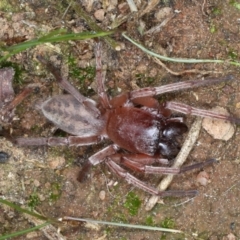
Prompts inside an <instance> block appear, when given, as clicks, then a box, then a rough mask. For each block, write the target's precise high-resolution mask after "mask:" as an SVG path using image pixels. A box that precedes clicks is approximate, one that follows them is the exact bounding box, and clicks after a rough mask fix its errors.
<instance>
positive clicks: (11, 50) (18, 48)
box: [0, 29, 113, 62]
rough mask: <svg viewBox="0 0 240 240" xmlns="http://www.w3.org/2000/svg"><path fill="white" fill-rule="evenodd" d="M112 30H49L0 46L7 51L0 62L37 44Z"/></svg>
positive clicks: (83, 37)
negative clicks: (34, 36) (69, 31)
mask: <svg viewBox="0 0 240 240" xmlns="http://www.w3.org/2000/svg"><path fill="white" fill-rule="evenodd" d="M112 33H113V31H108V32H103V31H102V32H83V33H66V30H65V29H60V30H57V31H53V32H50V33H49V34H47V35H45V36H43V37H40V38H37V39H33V40H29V41H26V42H22V43H19V44H16V45H13V46H10V47H1V48H0V52H1V51H2V52H7V54H6V55H5V56H3V57H2V58H0V62H2V61H4V60H6V59H7V58H9V57H11V56H12V55H14V54H17V53H20V52H22V51H25V50H26V49H28V48H31V47H35V46H37V45H39V44H43V43H53V42H63V41H69V40H72V41H73V40H86V39H90V38H96V37H103V36H107V35H110V34H112Z"/></svg>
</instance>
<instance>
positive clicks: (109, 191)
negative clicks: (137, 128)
mask: <svg viewBox="0 0 240 240" xmlns="http://www.w3.org/2000/svg"><path fill="white" fill-rule="evenodd" d="M1 2H2V3H0V29H1V31H0V41H1V46H4V45H5V46H6V45H14V44H17V43H19V42H21V41H25V40H31V39H34V38H39V37H41V36H43V35H46V34H47V33H49V32H50V31H53V30H57V29H60V28H65V29H67V30H68V31H71V32H76V33H77V32H82V31H89V30H92V29H91V26H88V24H87V22H86V21H85V20H84V19H83V18H82V16H81V15H79V13H78V12H77V11H75V9H74V8H73V6H74V4H73V5H72V6H71V5H69V3H70V1H55V0H41V1H21V0H20V1H17V0H12V1H1ZM79 2H81V3H78V4H79V6H81V7H82V9H84V11H85V12H86V14H87V15H88V16H90V17H91V18H92V20H93V21H94V22H96V23H97V24H98V25H99V26H100V27H101V28H102V29H103V30H109V29H111V27H112V26H113V25H114V24H115V25H116V22H117V21H116V20H117V19H121V18H123V21H122V23H121V24H119V26H118V27H117V28H116V29H117V30H118V31H117V32H116V33H114V34H113V35H111V36H110V37H111V38H112V39H113V40H114V41H116V42H117V43H118V44H119V46H121V50H120V51H116V50H115V49H113V48H112V46H110V45H109V44H108V43H107V42H106V41H105V40H104V39H103V38H100V40H99V41H101V42H102V52H103V59H102V61H103V64H104V67H105V68H106V82H105V85H106V90H107V93H108V94H109V95H110V96H116V95H117V94H120V93H121V92H126V91H132V90H136V89H139V88H142V87H154V86H160V85H164V84H168V83H174V82H179V81H186V80H190V79H202V78H204V77H206V78H207V77H222V76H225V75H227V74H231V75H233V76H234V80H233V81H230V82H227V83H221V84H216V85H214V86H208V87H201V88H197V89H190V90H186V91H180V92H174V93H169V94H163V95H161V96H158V98H157V99H158V100H159V101H162V102H163V101H167V100H174V101H179V102H183V103H186V104H189V105H192V106H194V107H198V108H204V109H210V108H213V107H216V106H220V107H224V108H226V109H227V110H228V111H229V112H230V114H231V115H232V116H235V117H236V118H240V110H239V108H240V94H239V89H240V84H239V77H240V74H239V67H238V66H234V65H231V64H228V63H224V64H216V63H198V64H196V63H194V64H186V63H185V64H184V63H171V62H164V66H162V65H159V63H157V62H156V61H154V59H153V58H151V57H150V56H148V55H147V54H146V53H144V52H142V50H140V49H138V48H137V47H136V46H134V45H132V44H131V43H130V42H129V41H127V40H126V39H125V38H124V37H122V35H121V32H122V31H125V32H126V35H128V36H129V37H131V38H132V39H135V40H136V41H138V42H139V43H140V44H141V45H143V46H145V47H146V48H148V49H150V50H151V51H153V52H155V53H158V54H161V55H165V56H169V57H173V58H195V59H223V60H227V61H228V60H229V61H233V60H235V61H239V52H240V42H239V39H240V32H239V30H240V18H239V16H240V7H239V6H240V3H239V2H238V1H235V0H227V1H221V0H219V1H218V0H217V1H216V0H215V1H211V0H209V1H205V0H204V1H189V0H184V1H179V0H175V1H174V0H172V1H135V2H138V3H136V4H137V6H136V7H137V12H135V13H134V12H133V13H131V12H130V8H129V5H128V4H127V2H125V1H117V0H115V1H114V0H109V1H79ZM155 2H158V3H157V4H154V3H155ZM148 3H149V5H148ZM151 4H152V7H149V6H151ZM166 19H168V21H167V22H166V23H165V24H164V25H163V26H162V27H158V28H157V30H156V29H155V28H154V27H155V26H159V25H160V24H161V23H162V22H163V21H164V20H166ZM153 28H154V29H153ZM3 54H4V52H1V55H3ZM38 55H42V56H44V57H45V58H46V59H49V60H50V61H51V62H52V63H53V64H54V65H56V66H57V67H59V68H60V69H61V70H62V75H63V76H65V77H66V78H67V79H69V81H70V82H71V83H72V84H73V85H74V86H76V87H77V88H78V89H79V91H80V92H81V93H82V94H83V95H84V96H86V97H90V98H93V99H97V94H96V92H95V91H94V76H95V55H94V40H92V39H91V40H84V41H69V42H65V43H47V44H42V45H38V46H37V47H35V48H31V49H28V50H27V51H24V52H21V53H18V54H16V55H14V56H12V57H11V58H9V59H7V61H5V62H2V63H0V65H1V67H5V66H12V67H13V68H14V70H15V71H16V73H17V74H16V75H15V79H14V83H13V87H14V91H15V93H16V94H17V93H20V92H21V91H22V90H23V89H24V87H26V86H27V85H28V84H30V83H35V84H38V85H39V86H40V87H39V88H38V91H35V92H34V93H32V94H31V95H30V96H29V97H28V98H27V99H25V100H24V101H23V102H22V103H21V104H20V105H19V106H18V107H17V109H16V111H15V117H14V119H13V120H12V121H11V122H8V123H7V124H2V127H1V129H0V134H1V137H0V151H4V152H6V153H7V154H9V156H10V157H9V160H8V161H7V162H6V163H0V164H1V168H0V197H1V198H3V199H6V200H8V201H11V202H13V203H16V204H18V205H20V206H22V207H25V208H29V207H30V208H31V209H35V210H36V211H37V212H39V213H40V214H42V215H44V216H47V217H50V218H51V217H53V218H59V217H63V216H72V217H83V218H89V219H95V220H102V221H110V222H122V223H131V224H138V225H150V226H158V227H168V228H174V229H177V230H181V231H183V233H181V234H172V233H163V232H158V231H147V230H135V229H132V228H129V229H128V228H123V227H112V226H106V225H97V226H96V225H91V224H85V223H78V222H67V223H64V224H53V225H54V227H55V228H56V229H57V228H59V229H60V233H61V234H62V236H64V237H65V239H69V240H71V239H122V240H123V239H130V240H135V239H136V240H139V239H141V240H144V239H211V240H217V239H240V220H239V219H240V204H239V199H238V197H240V179H239V172H240V166H239V162H240V146H239V142H240V134H239V128H238V127H237V126H235V132H234V135H233V137H232V138H230V139H229V140H228V141H224V140H216V139H213V137H211V136H210V135H209V134H208V133H207V132H206V131H205V130H204V129H201V132H200V136H199V138H198V140H197V143H196V144H195V146H194V148H193V150H192V151H191V153H190V155H189V157H188V160H187V163H186V164H187V165H189V164H193V163H196V162H201V161H204V160H206V159H210V158H215V159H217V160H218V163H216V164H213V165H212V166H209V167H206V168H204V174H203V178H205V180H206V179H207V181H203V182H204V185H205V186H202V185H201V184H199V183H198V182H199V178H200V177H201V176H199V175H198V174H199V173H200V172H202V171H203V169H199V170H195V171H191V172H189V173H186V174H182V175H178V176H176V177H175V178H174V180H173V182H172V184H171V185H170V187H169V189H178V190H190V189H197V190H198V191H199V194H198V195H197V196H196V197H194V198H192V199H189V198H174V197H168V198H165V199H164V200H159V203H157V205H156V206H155V207H154V208H153V209H152V210H151V211H146V210H145V205H146V203H147V201H148V199H149V198H150V197H151V196H150V194H149V193H146V192H144V191H142V190H139V189H137V188H135V187H133V186H132V185H129V184H128V183H127V182H126V181H124V180H123V179H120V178H118V177H117V176H116V175H115V174H113V173H111V172H110V170H109V169H108V168H107V166H105V164H104V163H103V164H100V165H97V166H95V167H93V168H92V169H91V170H90V171H89V173H88V175H87V179H86V180H85V181H84V182H83V183H79V182H78V181H77V177H78V174H79V171H80V170H81V169H82V166H83V164H84V163H85V162H86V161H87V159H88V158H89V157H90V156H91V155H93V154H94V153H96V152H97V151H99V150H101V149H103V148H104V147H106V146H108V145H109V144H110V143H111V141H110V140H104V141H102V142H101V143H99V144H97V145H92V146H84V147H67V146H61V147H47V146H34V147H18V146H16V145H15V144H13V143H12V142H11V141H9V140H13V139H15V138H16V137H23V136H24V137H50V136H55V137H67V136H68V134H66V133H64V132H63V131H60V130H58V129H57V128H56V127H54V126H53V125H52V124H51V123H50V122H49V121H48V120H47V119H45V118H44V117H43V115H42V114H41V112H40V111H39V110H38V106H39V104H40V103H41V102H42V101H44V100H46V99H49V98H50V97H52V96H55V95H58V94H63V93H65V92H64V91H63V90H61V89H60V88H59V87H58V85H57V83H56V82H55V79H54V77H53V76H52V74H51V73H49V72H48V71H47V70H46V67H44V66H43V65H41V64H40V63H39V62H38V60H37V59H36V56H38ZM174 116H182V115H181V114H180V115H179V114H176V113H174ZM194 118H195V117H194V116H186V117H184V119H185V121H186V124H187V125H188V126H189V127H190V126H191V124H192V122H193V121H194ZM184 137H185V135H184ZM182 140H184V138H183V139H182ZM130 172H131V171H130ZM131 173H132V174H134V175H135V176H136V177H138V178H139V179H141V180H142V181H144V182H147V183H148V184H149V185H151V186H157V185H158V183H159V181H160V179H161V176H159V175H147V174H139V173H134V172H131ZM205 183H206V184H205ZM35 224H36V220H32V219H30V217H29V216H26V215H24V214H23V213H19V212H17V211H15V210H14V209H12V208H10V207H7V206H6V205H3V204H1V205H0V235H2V234H7V233H12V232H17V231H20V230H23V229H27V228H30V227H33V226H34V225H35ZM14 239H41V240H45V239H62V238H61V237H60V236H58V238H53V237H50V236H46V234H44V232H43V231H35V232H32V233H28V234H27V237H26V235H24V236H20V237H15V238H14Z"/></svg>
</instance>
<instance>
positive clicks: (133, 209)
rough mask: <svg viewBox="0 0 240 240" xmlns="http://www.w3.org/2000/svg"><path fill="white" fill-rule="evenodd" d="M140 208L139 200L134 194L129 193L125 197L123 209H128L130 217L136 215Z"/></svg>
mask: <svg viewBox="0 0 240 240" xmlns="http://www.w3.org/2000/svg"><path fill="white" fill-rule="evenodd" d="M140 206H141V200H140V199H139V197H138V196H137V195H136V194H135V193H133V192H129V193H128V195H127V197H126V201H125V203H124V207H125V208H127V209H128V211H129V213H130V215H132V216H135V215H137V213H138V210H139V208H140Z"/></svg>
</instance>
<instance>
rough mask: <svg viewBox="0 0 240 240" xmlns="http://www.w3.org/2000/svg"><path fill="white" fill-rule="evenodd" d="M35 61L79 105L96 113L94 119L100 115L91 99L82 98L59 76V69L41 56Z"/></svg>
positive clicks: (76, 90)
mask: <svg viewBox="0 0 240 240" xmlns="http://www.w3.org/2000/svg"><path fill="white" fill-rule="evenodd" d="M37 59H38V60H39V61H40V62H41V63H42V64H43V65H44V66H45V67H46V68H47V69H48V71H49V72H51V73H52V74H53V76H54V77H55V79H56V81H57V83H58V85H59V86H60V87H61V88H62V89H64V90H66V91H67V92H68V93H70V94H71V95H72V96H73V97H74V98H75V99H77V100H78V101H79V102H80V103H82V104H83V105H85V106H87V107H88V108H89V109H91V110H92V111H94V112H96V117H97V116H99V115H100V112H99V111H97V109H96V107H95V106H94V105H95V102H94V101H92V100H91V99H89V98H87V97H84V96H83V95H82V94H81V93H80V92H79V91H78V89H76V88H75V87H74V86H73V85H72V84H71V83H70V82H69V81H68V80H67V79H65V78H63V77H62V76H61V73H60V71H59V69H57V68H56V67H55V66H54V65H53V64H52V63H51V62H49V61H47V60H45V59H44V58H43V57H41V56H37Z"/></svg>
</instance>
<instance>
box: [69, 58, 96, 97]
mask: <svg viewBox="0 0 240 240" xmlns="http://www.w3.org/2000/svg"><path fill="white" fill-rule="evenodd" d="M67 64H68V66H69V74H70V77H72V78H74V79H77V80H78V83H77V84H78V86H80V90H81V92H82V93H83V94H86V95H89V94H91V93H92V92H93V90H92V89H89V88H88V86H89V85H90V84H91V83H92V82H93V81H94V78H95V74H96V70H95V67H93V66H88V67H86V68H80V67H78V65H77V62H76V59H75V58H74V57H73V56H71V55H70V56H69V57H68V60H67Z"/></svg>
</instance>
